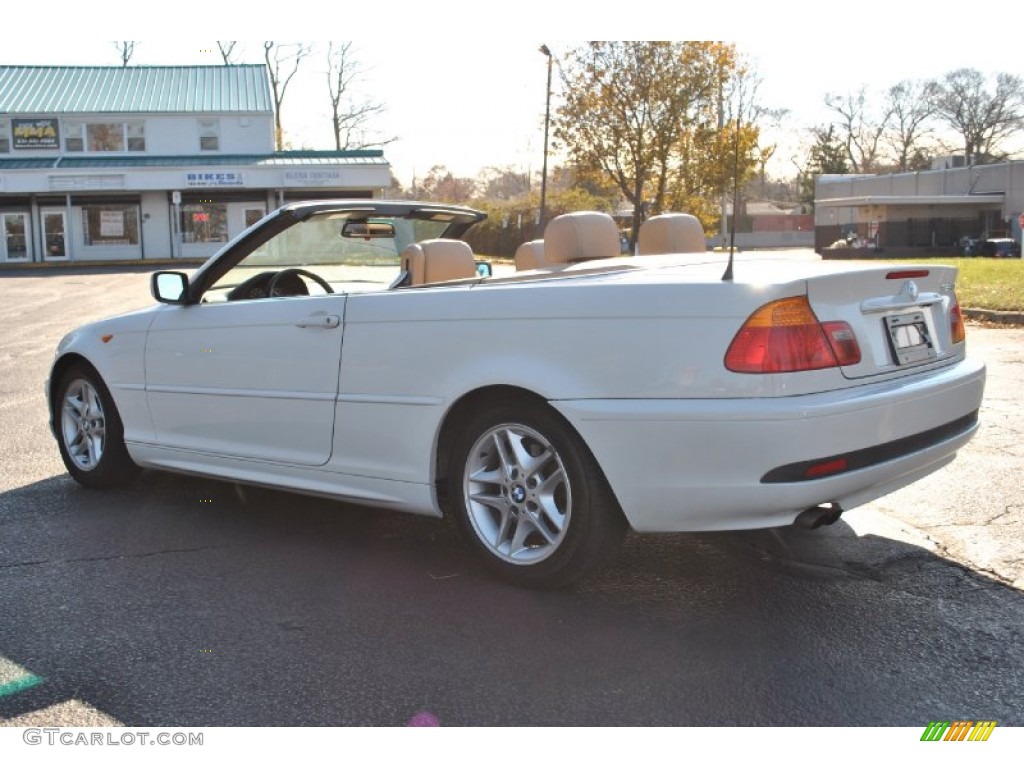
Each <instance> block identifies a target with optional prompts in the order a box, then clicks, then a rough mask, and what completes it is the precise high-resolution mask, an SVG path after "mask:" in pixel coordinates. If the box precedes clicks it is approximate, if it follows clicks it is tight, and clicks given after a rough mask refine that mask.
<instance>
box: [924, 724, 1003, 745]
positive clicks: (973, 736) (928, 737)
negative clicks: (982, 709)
mask: <svg viewBox="0 0 1024 768" xmlns="http://www.w3.org/2000/svg"><path fill="white" fill-rule="evenodd" d="M995 727H996V721H995V720H979V721H978V722H974V721H973V720H954V721H953V722H950V721H949V720H932V721H931V722H929V723H928V726H927V727H926V728H925V729H924V733H923V734H921V741H988V737H989V736H991V735H992V731H993V730H995Z"/></svg>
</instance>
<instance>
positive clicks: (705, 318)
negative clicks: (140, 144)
mask: <svg viewBox="0 0 1024 768" xmlns="http://www.w3.org/2000/svg"><path fill="white" fill-rule="evenodd" d="M482 218H483V215H482V214H480V213H478V212H476V211H473V210H470V209H468V208H462V207H455V206H445V205H434V204H425V203H411V202H385V201H379V200H341V201H330V202H310V203H297V204H291V205H286V206H284V207H283V208H281V209H279V210H277V211H275V212H274V213H272V214H270V215H269V216H267V217H266V218H265V219H263V221H261V222H260V223H258V224H256V225H255V226H253V227H251V228H250V229H248V230H246V231H245V232H243V233H242V234H241V235H240V236H238V237H237V238H236V239H235V240H234V241H232V242H230V243H228V244H227V245H226V246H225V247H224V248H223V249H222V250H221V251H220V252H219V253H218V254H217V255H215V256H213V257H212V258H211V259H210V260H209V261H208V262H207V263H206V264H204V265H203V266H202V267H201V268H200V269H198V270H197V271H196V272H195V273H194V274H192V275H191V276H188V275H186V274H185V273H182V272H173V271H167V272H158V273H156V274H154V275H153V279H152V292H153V295H154V297H155V298H156V299H157V301H158V302H159V303H158V304H156V305H155V306H153V307H151V308H149V309H146V310H143V311H139V312H134V313H131V314H127V315H122V316H119V317H114V318H111V319H108V320H104V321H101V322H97V323H93V324H90V325H86V326H84V327H82V328H79V329H77V330H75V331H73V332H71V333H70V334H68V335H67V336H66V337H64V339H63V340H62V341H61V342H60V345H59V347H58V349H57V354H56V359H55V361H54V364H53V369H52V372H51V375H50V378H49V381H48V382H47V386H46V389H47V395H48V397H49V403H50V419H51V427H52V429H53V432H54V435H55V436H56V438H57V442H58V445H59V447H60V453H61V456H62V458H63V460H64V463H65V465H66V466H67V468H68V471H69V472H70V473H71V475H72V476H73V477H74V478H75V479H76V480H78V481H79V482H80V483H82V484H84V485H87V486H92V487H104V486H110V485H113V484H116V483H119V482H124V481H126V480H128V479H130V478H131V477H132V475H133V474H134V473H135V472H136V471H137V470H138V469H139V468H140V467H144V468H151V469H159V470H167V471H173V472H183V473H187V474H193V475H204V476H208V477H216V478H222V479H226V480H230V481H235V482H240V483H252V484H257V485H263V486H270V487H276V488H283V489H289V490H293V491H296V492H300V493H308V494H316V495H321V496H328V497H333V498H337V499H343V500H346V501H352V502H358V503H360V504H366V505H372V506H379V507H386V508H391V509H397V510H404V511H407V512H413V513H417V514H424V515H434V516H441V515H445V514H447V515H451V516H452V517H454V519H455V521H456V522H457V524H458V526H459V528H460V529H461V531H462V532H463V533H464V534H465V536H466V537H467V539H468V540H469V541H470V542H471V545H472V546H473V547H475V548H476V549H477V550H478V551H479V552H480V554H481V555H482V556H483V557H484V559H485V560H486V561H487V562H488V563H489V564H490V566H491V567H493V568H494V569H496V570H497V571H498V572H499V573H500V574H501V575H502V576H504V577H505V578H508V579H511V580H513V581H515V582H517V583H520V584H524V585H530V586H556V585H562V584H567V583H569V582H572V581H574V580H576V579H579V578H580V577H581V576H583V575H584V574H586V573H588V572H590V571H592V570H593V569H594V568H596V567H597V566H598V565H599V564H600V563H601V562H603V561H604V560H606V559H607V558H608V557H609V555H611V554H612V553H613V552H614V551H615V548H616V546H617V544H618V543H619V541H620V540H621V538H622V536H623V534H624V533H625V531H626V530H627V528H629V527H631V528H633V529H634V530H636V531H640V532H646V531H708V530H723V529H740V528H763V527H774V526H786V525H793V524H797V525H805V526H812V527H816V526H818V525H821V524H823V523H831V522H834V521H835V520H836V519H837V518H838V517H839V515H840V514H841V513H842V512H844V511H845V510H849V509H851V508H853V507H855V506H857V505H859V504H863V503H865V502H867V501H870V500H872V499H875V498H877V497H879V496H882V495H883V494H886V493H889V492H891V491H893V490H895V489H897V488H900V487H902V486H904V485H907V484H908V483H911V482H913V481H914V480H916V479H918V478H921V477H923V476H924V475H927V474H928V473H930V472H934V471H935V470H937V469H939V468H940V467H942V466H944V465H945V464H947V463H948V462H950V461H951V460H952V459H953V457H954V455H955V453H956V451H957V449H959V448H960V447H961V446H963V445H964V444H965V443H966V442H967V441H968V440H969V439H970V438H971V436H972V435H973V434H974V433H975V431H976V430H977V428H978V409H979V406H980V404H981V399H982V391H983V388H984V380H985V368H984V365H983V364H981V363H980V362H977V361H974V360H971V359H969V358H967V357H965V345H964V325H963V321H962V318H961V314H960V309H959V306H958V305H957V299H956V294H955V292H954V283H955V279H956V270H955V269H954V268H951V267H946V266H933V265H930V264H929V265H928V266H906V267H893V266H878V265H867V266H864V265H859V266H854V265H850V264H843V263H841V262H813V261H806V260H805V261H782V260H771V259H760V260H759V259H756V258H754V259H750V260H745V261H743V262H740V263H737V264H736V265H735V266H734V268H733V269H730V270H728V272H729V273H727V274H724V275H723V272H726V259H727V257H726V256H724V255H722V254H713V253H705V250H704V236H703V232H702V231H701V228H700V225H699V223H698V222H697V220H696V219H694V218H693V217H691V216H687V215H684V214H667V215H663V216H656V217H654V218H652V219H650V220H648V221H647V222H645V223H644V225H643V227H642V229H641V231H640V239H639V243H638V251H639V255H637V256H635V257H627V258H623V257H620V255H619V237H618V232H617V229H616V226H615V224H614V222H613V221H612V219H611V218H610V217H608V216H606V215H604V214H600V213H574V214H568V215H565V216H560V217H558V218H556V219H554V220H553V221H551V223H550V224H549V225H548V226H547V228H546V230H545V233H544V238H543V240H538V241H532V242H530V243H525V244H523V245H522V246H521V247H520V250H519V253H518V254H517V267H518V269H517V270H516V271H515V272H511V270H510V271H509V274H507V275H501V276H498V275H492V274H491V270H490V268H489V265H486V264H482V263H478V262H477V260H476V259H475V258H474V254H473V252H472V251H471V249H470V247H469V246H468V245H467V244H466V243H465V242H464V241H463V240H461V239H459V238H460V237H461V236H462V235H463V234H464V233H465V232H466V231H467V230H468V229H469V228H470V227H471V226H472V225H473V224H474V223H475V222H477V221H479V220H480V219H482ZM730 273H731V274H730ZM723 278H724V279H723Z"/></svg>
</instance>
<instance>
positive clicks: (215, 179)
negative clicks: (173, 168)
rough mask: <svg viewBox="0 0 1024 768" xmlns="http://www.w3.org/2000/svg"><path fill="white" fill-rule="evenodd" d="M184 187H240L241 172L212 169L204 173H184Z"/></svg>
mask: <svg viewBox="0 0 1024 768" xmlns="http://www.w3.org/2000/svg"><path fill="white" fill-rule="evenodd" d="M185 186H186V187H240V186H242V174H240V173H236V172H235V171H214V172H209V173H207V172H204V173H186V174H185Z"/></svg>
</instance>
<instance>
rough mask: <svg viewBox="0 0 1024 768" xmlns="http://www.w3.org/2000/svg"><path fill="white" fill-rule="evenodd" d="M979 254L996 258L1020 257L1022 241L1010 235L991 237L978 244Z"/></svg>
mask: <svg viewBox="0 0 1024 768" xmlns="http://www.w3.org/2000/svg"><path fill="white" fill-rule="evenodd" d="M978 255H979V256H989V257H991V258H996V259H1013V258H1019V257H1020V243H1018V242H1017V241H1016V240H1014V239H1012V238H1009V237H990V238H989V239H988V240H983V241H982V242H981V243H980V244H979V245H978Z"/></svg>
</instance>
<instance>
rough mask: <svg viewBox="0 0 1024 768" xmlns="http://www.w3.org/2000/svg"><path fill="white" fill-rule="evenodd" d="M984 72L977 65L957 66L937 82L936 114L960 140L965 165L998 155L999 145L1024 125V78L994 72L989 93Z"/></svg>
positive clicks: (997, 157) (998, 156) (998, 157)
mask: <svg viewBox="0 0 1024 768" xmlns="http://www.w3.org/2000/svg"><path fill="white" fill-rule="evenodd" d="M985 86H986V84H985V76H984V75H982V73H981V72H979V71H978V70H976V69H957V70H954V71H952V72H949V73H947V74H946V76H945V77H944V78H943V80H942V82H941V83H939V85H938V90H937V94H936V99H935V113H936V115H937V116H938V117H939V118H940V119H941V120H942V121H943V122H945V123H946V124H947V125H949V127H950V128H952V129H953V130H955V131H956V132H957V133H959V134H960V137H961V139H962V140H963V149H964V155H965V160H966V162H967V164H968V165H970V164H973V163H978V162H985V161H987V160H992V159H1001V157H1002V155H1001V154H1000V152H999V147H1000V145H1001V144H1002V143H1003V142H1004V141H1005V140H1006V139H1008V138H1010V136H1012V135H1013V134H1014V133H1016V132H1017V131H1019V130H1021V128H1022V127H1024V80H1021V78H1019V77H1017V76H1016V75H1009V74H1006V73H1000V74H998V75H996V89H995V92H994V93H989V91H988V90H987V89H986V87H985Z"/></svg>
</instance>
